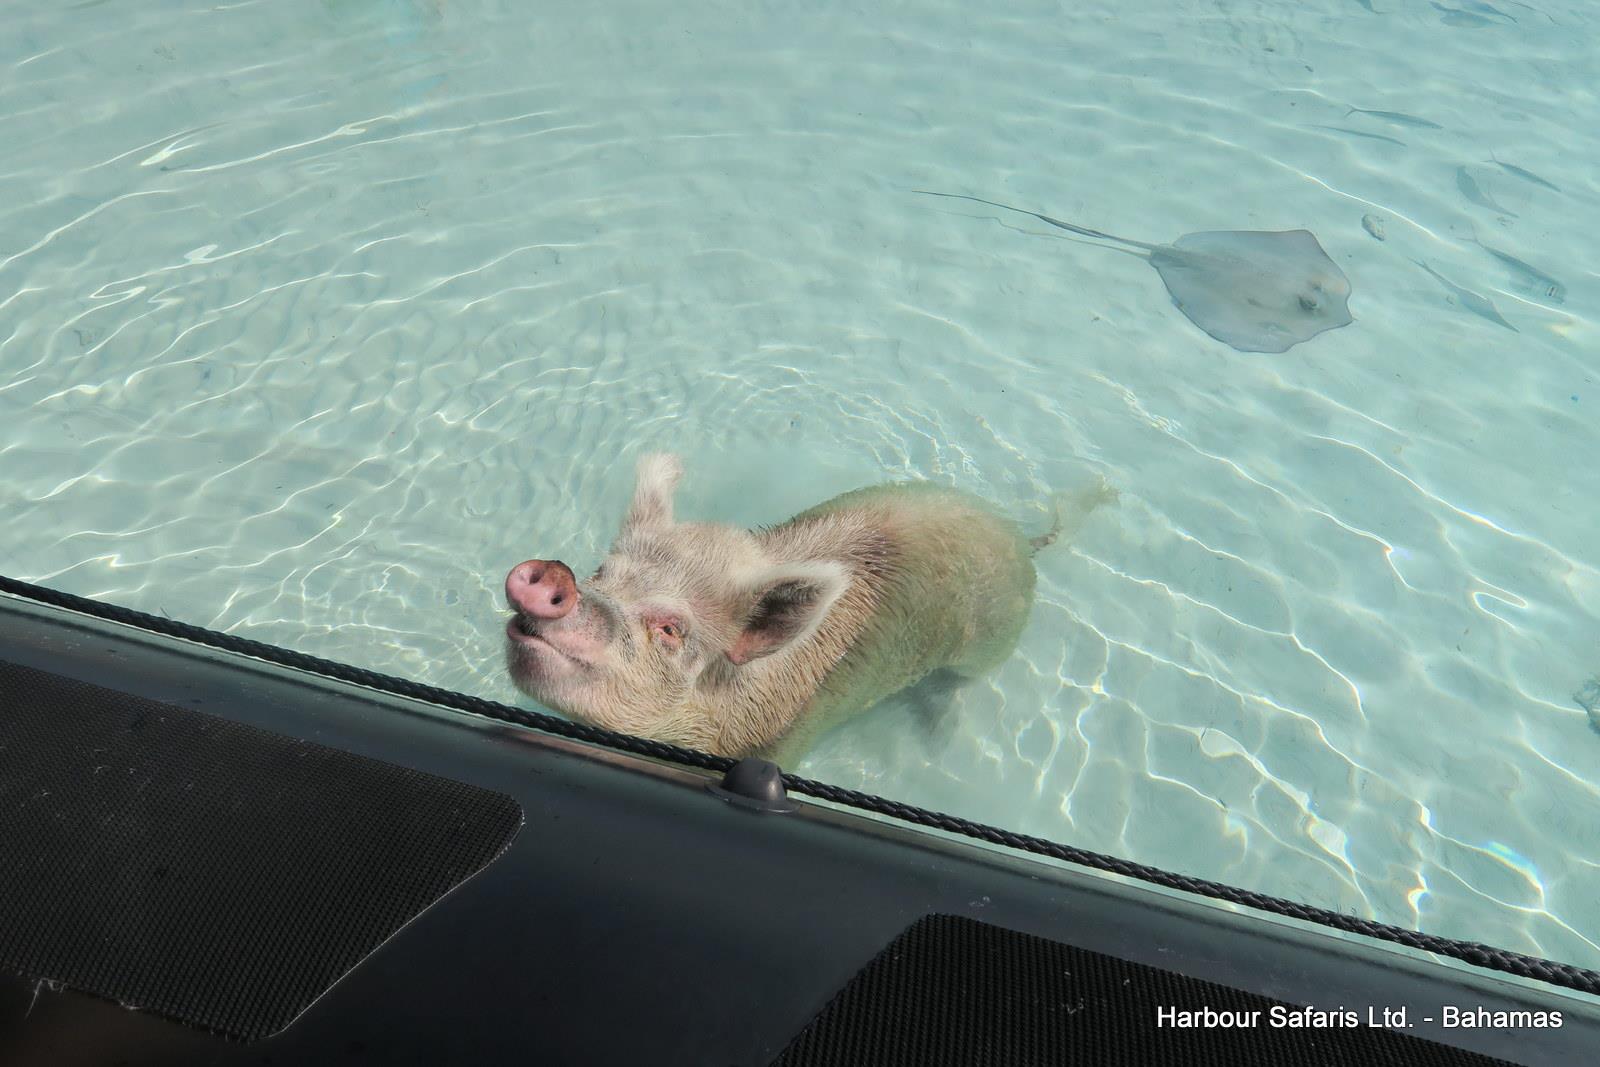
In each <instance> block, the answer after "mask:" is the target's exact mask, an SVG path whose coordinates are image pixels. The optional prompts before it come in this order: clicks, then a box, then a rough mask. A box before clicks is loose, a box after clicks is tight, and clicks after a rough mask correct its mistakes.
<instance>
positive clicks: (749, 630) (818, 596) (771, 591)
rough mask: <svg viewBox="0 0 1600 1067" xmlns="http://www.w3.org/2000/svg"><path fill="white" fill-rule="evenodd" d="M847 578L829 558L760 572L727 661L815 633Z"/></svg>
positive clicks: (765, 652)
mask: <svg viewBox="0 0 1600 1067" xmlns="http://www.w3.org/2000/svg"><path fill="white" fill-rule="evenodd" d="M849 580H850V576H849V574H848V572H846V570H845V568H844V566H843V565H842V564H839V563H832V562H825V561H818V562H815V563H790V564H783V565H780V566H776V567H773V568H772V569H771V570H770V571H768V572H766V573H765V574H763V575H761V577H760V578H759V579H758V580H757V582H756V584H755V591H754V595H753V596H752V598H751V601H752V603H751V609H750V614H749V615H748V616H747V618H746V620H745V624H744V626H743V627H742V628H741V629H740V631H739V636H738V637H737V638H735V639H734V642H733V647H731V648H729V649H728V650H727V657H728V659H729V661H730V662H732V663H736V664H743V663H749V662H750V661H751V660H753V659H760V658H761V657H762V656H770V655H771V654H772V653H774V652H777V651H779V650H780V649H782V648H784V647H786V646H788V645H792V644H796V643H798V642H800V641H803V640H805V639H806V638H807V637H809V636H811V634H812V633H813V632H815V630H816V628H817V627H818V626H819V625H821V623H822V620H823V618H824V617H825V616H826V615H827V614H828V609H830V608H832V607H833V605H834V603H835V602H836V601H837V600H838V599H839V596H840V595H841V594H842V593H843V592H844V589H845V586H846V584H848V582H849Z"/></svg>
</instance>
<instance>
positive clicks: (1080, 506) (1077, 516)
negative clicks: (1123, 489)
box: [1028, 478, 1117, 555]
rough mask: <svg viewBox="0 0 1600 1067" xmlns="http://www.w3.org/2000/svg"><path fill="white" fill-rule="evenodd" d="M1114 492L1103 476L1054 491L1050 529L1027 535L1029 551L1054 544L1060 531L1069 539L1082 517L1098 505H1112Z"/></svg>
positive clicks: (1081, 525)
mask: <svg viewBox="0 0 1600 1067" xmlns="http://www.w3.org/2000/svg"><path fill="white" fill-rule="evenodd" d="M1116 500H1117V491H1116V489H1115V488H1113V487H1112V485H1111V483H1110V482H1107V481H1106V480H1105V479H1104V478H1096V479H1095V482H1094V484H1093V485H1091V486H1089V487H1088V488H1086V489H1078V490H1075V491H1073V492H1070V493H1056V494H1054V495H1053V496H1052V497H1051V498H1050V510H1051V521H1050V529H1048V530H1046V531H1045V532H1044V533H1042V534H1039V535H1038V536H1036V537H1030V538H1028V547H1029V549H1030V554H1032V555H1037V554H1038V552H1039V550H1040V549H1043V548H1048V547H1049V546H1050V545H1053V544H1055V543H1056V541H1057V540H1058V539H1059V538H1060V537H1061V535H1062V534H1066V535H1067V536H1068V537H1069V538H1070V537H1073V536H1075V535H1076V534H1077V532H1078V531H1079V530H1080V529H1082V528H1083V523H1084V520H1086V519H1087V518H1088V517H1089V515H1090V514H1091V513H1092V512H1093V511H1094V510H1095V509H1096V508H1098V507H1099V506H1100V505H1102V504H1114V503H1116Z"/></svg>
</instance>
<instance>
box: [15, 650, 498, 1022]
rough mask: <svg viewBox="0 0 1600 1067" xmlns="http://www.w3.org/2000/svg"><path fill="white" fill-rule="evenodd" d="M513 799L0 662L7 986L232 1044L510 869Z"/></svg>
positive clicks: (284, 1018) (287, 1016) (283, 1017)
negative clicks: (103, 1003)
mask: <svg viewBox="0 0 1600 1067" xmlns="http://www.w3.org/2000/svg"><path fill="white" fill-rule="evenodd" d="M521 824H522V810H521V808H520V807H519V806H518V804H517V802H516V801H515V800H514V799H512V798H511V797H508V796H505V795H503V794H500V793H495V792H491V791H488V790H484V789H480V788H477V787H475V786H470V785H465V784H463V783H460V782H455V781H451V780H448V779H444V778H439V777H436V776H434V775H430V774H423V773H420V772H418V771H414V770H410V769H407V768H404V767H397V766H393V765H391V764H387V763H381V762H379V761H377V760H372V759H367V758H365V757H362V756H357V755H353V754H351V753H348V752H341V751H339V750H337V749H332V748H327V747H324V746H322V745H316V744H311V743H308V742H305V741H300V740H297V739H294V738H290V737H284V736H281V735H278V734H273V733H268V732H266V731H263V730H258V729H255V728H254V727H250V726H245V725H242V724H240V723H236V722H233V721H231V720H228V719H222V718H218V717H216V716H213V715H207V714H202V713H199V712H196V711H193V710H190V709H186V708H181V707H178V706H176V705H173V704H164V703H158V702H156V701H151V700H145V699H142V698H140V697H135V696H130V695H128V694H125V693H120V692H116V691H114V690H110V689H105V688H101V687H100V686H95V685H88V684H85V683H83V682H79V681H75V680H72V679H68V678H63V677H61V676H59V675H55V674H50V673H46V672H43V671H39V670H35V669H33V668H30V667H24V666H21V665H18V664H13V663H8V662H4V661H0V968H3V969H7V970H10V971H12V972H15V973H20V974H23V975H27V976H29V977H36V978H45V979H50V980H53V981H59V982H64V983H66V984H67V985H69V986H71V987H73V988H76V989H80V990H83V991H85V992H89V993H93V994H96V995H98V996H102V997H106V998H109V999H112V1000H116V1001H118V1002H120V1003H122V1004H125V1005H127V1006H129V1007H134V1008H141V1009H147V1010H150V1011H154V1012H158V1013H160V1014H162V1015H166V1016H169V1017H171V1018H175V1019H178V1020H181V1021H183V1022H187V1023H191V1024H194V1025H197V1026H201V1027H204V1028H206V1029H208V1030H213V1031H216V1032H220V1033H223V1034H228V1035H232V1036H235V1037H242V1038H255V1037H261V1036H265V1035H267V1034H271V1033H273V1032H275V1031H277V1030H280V1029H282V1028H283V1027H284V1026H287V1025H288V1024H289V1022H290V1021H291V1020H293V1019H294V1017H295V1016H296V1015H298V1014H299V1013H300V1012H301V1011H303V1010H304V1009H305V1008H306V1006H307V1005H309V1004H310V1003H311V1002H312V1001H313V1000H315V999H316V998H317V997H318V996H320V995H322V993H324V992H325V991H326V990H327V989H328V988H329V987H330V986H332V985H333V983H334V982H336V981H337V980H338V979H339V978H340V976H342V975H343V974H345V973H346V972H347V971H349V970H350V968H352V967H353V966H355V965H356V964H357V963H358V962H359V961H360V960H361V959H362V958H363V957H365V956H366V955H368V954H369V953H371V952H372V951H373V950H374V949H376V948H377V947H378V946H379V945H380V944H382V943H383V942H384V941H385V940H386V939H387V938H388V937H389V936H390V935H392V934H393V933H394V932H395V931H396V930H398V929H399V928H400V927H401V926H403V925H404V924H405V923H407V922H409V921H410V920H412V919H413V918H415V917H416V916H417V915H419V914H420V913H421V912H422V911H423V910H424V909H425V908H427V907H428V906H429V905H430V904H432V903H433V902H434V901H436V900H438V899H439V898H440V897H441V896H443V895H444V894H445V893H447V892H448V891H449V890H450V889H452V888H453V887H455V886H456V885H458V884H460V883H461V882H462V881H464V880H465V879H467V878H468V877H470V876H471V875H473V874H474V873H476V872H477V871H479V870H480V869H482V868H483V867H484V866H485V865H487V864H488V863H489V862H490V861H491V860H493V859H494V858H495V857H496V856H498V855H500V853H501V852H503V851H504V850H505V849H506V847H507V846H508V845H509V844H510V843H511V840H512V838H513V837H515V836H516V833H517V830H518V828H519V827H520V826H521Z"/></svg>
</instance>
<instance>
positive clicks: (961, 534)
mask: <svg viewBox="0 0 1600 1067" xmlns="http://www.w3.org/2000/svg"><path fill="white" fill-rule="evenodd" d="M682 473H683V467H682V464H681V462H680V461H679V459H678V458H677V457H676V456H674V455H671V454H665V453H653V454H649V455H645V456H643V457H642V458H641V459H640V460H639V463H638V468H637V480H636V485H635V489H634V493H633V500H632V502H631V504H630V505H629V507H628V511H627V514H626V516H625V517H624V519H623V520H622V528H621V530H620V532H619V533H618V535H617V538H616V540H615V542H614V543H613V544H612V545H611V548H610V550H609V552H608V554H607V555H606V557H605V559H604V561H603V562H602V563H601V564H600V566H599V568H598V569H597V570H596V571H595V572H594V573H593V574H592V575H591V576H590V577H589V578H588V579H587V580H586V581H583V582H579V581H578V580H577V577H576V576H575V575H574V574H573V571H572V569H571V568H570V567H568V566H567V565H566V564H565V563H563V562H561V561H560V560H553V559H530V560H527V561H525V562H523V563H519V564H517V565H516V566H515V567H513V568H512V569H511V572H510V574H509V575H507V577H506V600H507V602H508V603H509V605H510V608H511V610H512V612H513V615H512V618H511V619H510V621H509V622H508V623H507V624H506V630H505V634H506V664H507V667H508V669H509V672H510V675H511V679H512V681H513V682H514V683H515V684H516V686H517V687H518V688H519V689H521V690H522V691H523V692H525V693H527V694H528V695H529V696H531V697H533V698H534V699H535V700H536V701H538V702H539V703H541V704H543V705H545V706H546V707H549V708H554V709H555V710H557V711H559V712H561V713H563V714H565V715H567V716H569V717H571V718H573V719H576V720H578V721H580V722H586V723H591V724H593V725H595V726H599V727H603V728H605V729H608V730H614V731H619V732H622V733H627V734H634V735H637V736H640V737H646V738H652V739H655V740H658V741H665V742H670V743H672V744H675V745H682V746H686V747H689V748H694V749H699V750H700V751H703V752H709V753H712V754H715V755H722V756H733V757H742V756H749V755H756V756H761V757H764V758H767V759H773V760H777V761H780V762H782V761H786V760H791V759H793V758H794V757H795V756H797V755H798V754H800V753H801V752H803V751H804V750H805V748H806V746H807V745H808V744H809V743H810V741H811V740H812V739H814V738H815V737H816V736H817V734H818V733H820V732H821V731H822V730H824V729H826V728H827V727H828V726H830V725H832V724H834V723H836V722H839V721H841V720H842V719H844V718H846V717H847V716H850V715H853V714H855V713H857V712H859V711H862V710H863V709H866V708H869V707H871V706H872V705H873V704H876V703H878V702H879V701H880V700H882V699H883V698H884V697H886V696H889V695H890V694H892V693H895V692H897V691H898V690H901V689H904V688H906V687H908V686H910V685H912V684H913V683H915V682H917V681H918V680H920V679H922V678H924V677H926V676H928V675H929V674H932V673H933V672H935V671H948V672H952V673H953V674H954V675H955V676H957V677H964V678H971V677H974V676H977V675H980V674H983V673H985V672H987V671H990V670H993V669H994V668H995V667H996V666H998V665H999V664H1000V663H1002V662H1004V661H1005V660H1006V659H1007V657H1009V656H1010V655H1011V653H1012V651H1013V650H1014V648H1015V646H1016V643H1017V639H1018V637H1019V635H1020V634H1021V633H1022V629H1023V627H1024V626H1025V625H1026V623H1027V621H1028V613H1029V610H1030V608H1031V605H1032V602H1033V589H1034V580H1035V575H1034V567H1033V553H1034V552H1035V551H1037V550H1038V549H1039V548H1042V547H1043V546H1044V545H1046V544H1049V543H1050V542H1051V541H1053V540H1054V539H1055V538H1056V537H1057V535H1058V534H1059V533H1060V532H1061V526H1062V509H1061V508H1060V506H1059V504H1058V506H1057V509H1056V522H1055V525H1054V526H1053V527H1052V528H1051V530H1050V531H1049V532H1048V533H1046V534H1043V535H1041V536H1039V537H1035V538H1032V539H1031V540H1030V539H1029V538H1028V537H1026V536H1024V535H1023V533H1022V532H1021V531H1020V530H1019V528H1018V527H1017V525H1016V524H1014V523H1012V522H1010V521H1008V520H1006V519H1004V518H1002V517H1000V516H998V515H996V514H995V513H994V512H993V511H992V510H990V509H989V508H988V507H987V506H986V505H985V504H984V503H983V501H981V500H980V499H978V498H977V497H975V496H972V495H971V494H968V493H966V492H962V491H960V490H957V489H952V488H946V487H943V486H940V485H936V484H934V483H931V482H903V483H896V484H888V485H878V486H872V487H868V488H865V489H857V490H855V491H853V492H848V493H845V494H844V495H842V496H838V497H835V498H834V499H832V500H829V501H827V502H825V503H823V504H819V505H817V506H816V507H813V508H811V509H810V510H808V511H805V512H802V513H801V514H799V515H796V516H795V517H794V518H792V519H790V520H789V521H787V522H784V523H780V524H779V525H776V526H769V527H764V528H760V529H756V530H744V529H740V528H738V527H735V526H731V525H726V524H720V523H710V522H678V521H676V520H675V519H674V517H673V493H674V491H675V490H676V488H677V485H678V482H679V480H680V479H681V477H682ZM1108 497H1109V490H1107V489H1105V487H1104V486H1101V487H1099V488H1097V489H1096V490H1094V491H1092V492H1090V493H1087V494H1084V495H1083V496H1081V497H1080V498H1079V500H1078V502H1077V504H1078V506H1077V508H1076V512H1077V514H1075V515H1074V516H1072V517H1071V518H1072V519H1073V520H1074V525H1075V524H1076V521H1078V520H1081V518H1082V517H1083V515H1085V514H1087V513H1088V511H1089V510H1091V509H1092V508H1093V507H1094V506H1095V505H1096V504H1098V503H1099V502H1100V501H1101V500H1104V499H1107V498H1108Z"/></svg>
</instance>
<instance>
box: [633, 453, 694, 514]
mask: <svg viewBox="0 0 1600 1067" xmlns="http://www.w3.org/2000/svg"><path fill="white" fill-rule="evenodd" d="M682 477H683V464H682V463H681V462H680V461H679V460H678V457H677V456H675V455H673V454H672V453H670V452H647V453H645V454H644V455H642V456H640V457H639V466H638V474H637V476H636V478H637V480H636V481H635V482H634V487H633V503H632V504H630V505H629V506H628V517H627V518H625V519H623V520H622V528H623V529H624V530H629V529H632V528H634V527H636V526H671V525H672V493H673V490H675V489H677V488H678V479H680V478H682Z"/></svg>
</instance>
